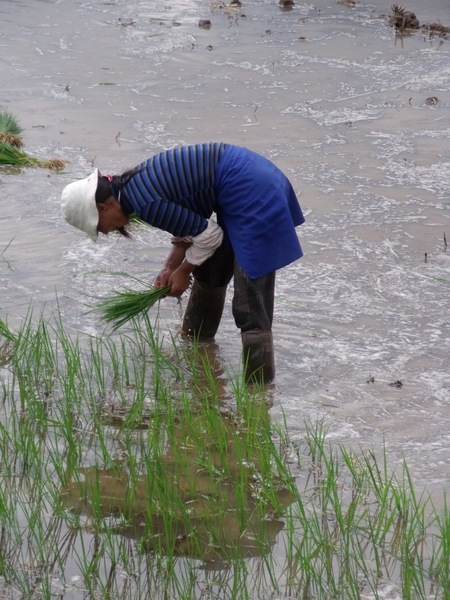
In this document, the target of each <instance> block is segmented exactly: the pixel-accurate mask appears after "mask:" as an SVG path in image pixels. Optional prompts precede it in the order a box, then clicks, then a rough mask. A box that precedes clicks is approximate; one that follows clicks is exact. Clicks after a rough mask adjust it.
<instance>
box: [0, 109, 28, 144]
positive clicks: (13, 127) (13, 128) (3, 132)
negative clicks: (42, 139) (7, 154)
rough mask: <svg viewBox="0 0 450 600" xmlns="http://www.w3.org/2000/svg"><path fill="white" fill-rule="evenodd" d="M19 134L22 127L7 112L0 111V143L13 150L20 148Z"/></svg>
mask: <svg viewBox="0 0 450 600" xmlns="http://www.w3.org/2000/svg"><path fill="white" fill-rule="evenodd" d="M21 133H22V127H20V125H19V123H18V121H17V119H16V117H15V116H14V115H13V114H12V113H11V112H9V111H8V110H0V141H2V142H5V143H6V144H9V145H10V146H14V147H15V148H22V146H23V142H22V138H21V137H20V134H21Z"/></svg>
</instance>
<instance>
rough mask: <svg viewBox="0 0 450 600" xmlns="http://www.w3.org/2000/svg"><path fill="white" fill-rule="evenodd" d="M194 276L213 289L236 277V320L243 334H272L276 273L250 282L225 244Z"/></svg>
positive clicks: (223, 285)
mask: <svg viewBox="0 0 450 600" xmlns="http://www.w3.org/2000/svg"><path fill="white" fill-rule="evenodd" d="M192 274H193V276H194V277H195V278H196V279H197V280H198V281H199V282H200V283H206V284H208V285H211V286H213V287H226V286H227V285H228V284H229V283H230V281H231V278H232V277H234V296H233V305H232V308H233V317H234V321H235V323H236V326H237V327H238V328H239V329H240V330H241V331H242V332H244V331H252V330H254V329H259V330H261V331H271V330H272V321H273V306H274V296H275V272H273V273H268V274H267V275H264V276H263V277H258V278H257V279H250V277H247V275H246V274H245V273H244V271H243V270H242V268H241V266H240V265H239V263H238V262H237V260H236V257H235V255H234V252H233V250H232V249H229V248H226V247H225V246H224V245H223V244H222V246H220V248H218V249H217V250H216V251H215V252H214V254H213V255H212V256H211V257H210V258H208V260H206V261H205V262H204V263H203V264H202V265H200V266H198V267H196V268H195V269H194V271H193V273H192Z"/></svg>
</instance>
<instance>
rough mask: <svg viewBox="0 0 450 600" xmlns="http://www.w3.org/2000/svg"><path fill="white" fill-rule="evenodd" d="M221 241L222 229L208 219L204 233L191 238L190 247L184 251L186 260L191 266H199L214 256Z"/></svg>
mask: <svg viewBox="0 0 450 600" xmlns="http://www.w3.org/2000/svg"><path fill="white" fill-rule="evenodd" d="M222 240H223V231H222V228H221V227H220V226H219V225H218V224H217V223H216V222H215V221H213V220H212V219H208V227H207V228H206V229H205V231H203V232H202V233H200V234H199V235H196V236H195V237H193V238H192V246H190V247H189V248H188V249H187V250H186V260H187V261H188V262H189V263H191V265H196V266H198V265H201V264H202V263H204V262H205V260H207V259H208V258H209V257H210V256H212V255H213V254H214V252H215V251H216V250H217V248H218V247H219V246H220V244H221V243H222Z"/></svg>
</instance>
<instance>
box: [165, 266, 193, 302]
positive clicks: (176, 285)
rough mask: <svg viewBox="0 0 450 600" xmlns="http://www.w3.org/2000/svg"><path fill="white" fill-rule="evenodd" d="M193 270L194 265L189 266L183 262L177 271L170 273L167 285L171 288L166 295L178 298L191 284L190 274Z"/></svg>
mask: <svg viewBox="0 0 450 600" xmlns="http://www.w3.org/2000/svg"><path fill="white" fill-rule="evenodd" d="M193 270H194V265H191V264H190V263H188V262H187V260H184V261H183V262H182V263H181V265H180V266H179V267H178V269H175V271H174V272H173V273H172V275H171V276H170V277H169V281H168V285H171V286H172V288H171V290H170V292H169V293H168V296H175V297H176V298H179V297H180V296H181V295H182V294H183V292H185V291H186V290H187V289H188V287H189V284H190V283H191V273H192V271H193Z"/></svg>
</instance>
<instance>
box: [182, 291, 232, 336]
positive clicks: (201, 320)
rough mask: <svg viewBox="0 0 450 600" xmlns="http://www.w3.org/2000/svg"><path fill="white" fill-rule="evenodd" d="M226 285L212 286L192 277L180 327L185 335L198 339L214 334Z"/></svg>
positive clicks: (223, 301)
mask: <svg viewBox="0 0 450 600" xmlns="http://www.w3.org/2000/svg"><path fill="white" fill-rule="evenodd" d="M226 292H227V287H226V286H225V287H213V286H212V285H208V284H207V283H200V282H199V281H197V280H196V279H194V284H193V286H192V290H191V295H190V296H189V302H188V305H187V308H186V312H185V313H184V319H183V325H182V329H183V332H184V333H185V334H186V335H192V336H197V337H198V338H199V339H207V338H212V337H214V336H215V335H216V332H217V330H218V328H219V323H220V319H221V317H222V312H223V306H224V304H225V296H226Z"/></svg>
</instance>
